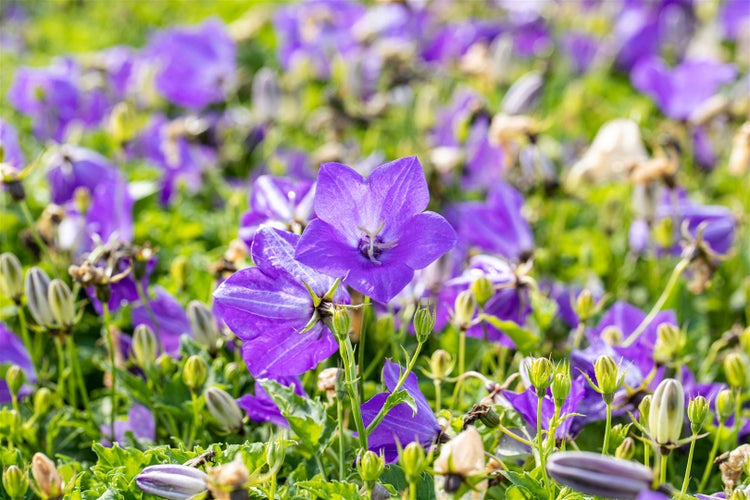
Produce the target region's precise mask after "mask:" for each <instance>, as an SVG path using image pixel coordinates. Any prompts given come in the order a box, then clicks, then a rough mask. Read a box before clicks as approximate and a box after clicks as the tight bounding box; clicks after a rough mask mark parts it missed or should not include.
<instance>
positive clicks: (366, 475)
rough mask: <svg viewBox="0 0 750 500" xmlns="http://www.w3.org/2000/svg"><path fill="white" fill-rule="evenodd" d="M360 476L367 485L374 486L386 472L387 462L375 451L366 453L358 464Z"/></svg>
mask: <svg viewBox="0 0 750 500" xmlns="http://www.w3.org/2000/svg"><path fill="white" fill-rule="evenodd" d="M357 465H358V467H357V469H359V476H360V477H361V478H362V481H364V482H365V483H370V484H373V483H374V482H375V481H377V480H378V478H379V477H380V474H382V473H383V470H385V460H383V457H382V456H380V455H378V454H377V453H375V452H373V451H369V450H368V451H366V452H365V454H364V455H362V458H361V459H360V460H359V464H357Z"/></svg>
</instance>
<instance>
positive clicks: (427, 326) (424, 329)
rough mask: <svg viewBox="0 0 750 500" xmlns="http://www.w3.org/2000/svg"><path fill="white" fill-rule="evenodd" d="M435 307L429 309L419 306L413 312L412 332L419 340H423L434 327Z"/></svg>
mask: <svg viewBox="0 0 750 500" xmlns="http://www.w3.org/2000/svg"><path fill="white" fill-rule="evenodd" d="M436 313H437V310H436V309H434V308H433V309H432V310H430V308H429V307H420V308H419V309H417V312H416V313H414V333H416V335H417V340H418V341H419V342H424V341H426V340H427V337H429V335H430V334H431V333H432V329H433V328H434V327H435V318H436V316H435V315H436Z"/></svg>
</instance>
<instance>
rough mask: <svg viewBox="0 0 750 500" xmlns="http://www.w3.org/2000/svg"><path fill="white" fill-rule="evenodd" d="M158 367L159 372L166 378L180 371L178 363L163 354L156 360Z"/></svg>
mask: <svg viewBox="0 0 750 500" xmlns="http://www.w3.org/2000/svg"><path fill="white" fill-rule="evenodd" d="M156 366H158V367H159V371H160V372H161V373H162V374H163V375H164V376H165V377H169V376H171V375H172V374H174V373H176V372H177V370H178V369H179V367H178V366H177V362H176V361H175V360H174V358H173V357H172V356H170V355H169V354H167V353H163V354H161V355H160V356H159V357H158V358H156Z"/></svg>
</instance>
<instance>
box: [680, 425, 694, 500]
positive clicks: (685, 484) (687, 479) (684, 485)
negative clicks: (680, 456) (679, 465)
mask: <svg viewBox="0 0 750 500" xmlns="http://www.w3.org/2000/svg"><path fill="white" fill-rule="evenodd" d="M696 436H697V434H696V433H693V440H692V441H691V442H690V451H689V452H688V460H687V469H685V478H684V479H683V480H682V489H680V498H682V497H684V496H685V493H686V492H687V487H688V483H689V482H690V470H691V469H692V468H693V453H694V452H695V442H696V441H697V440H698V439H697V437H696Z"/></svg>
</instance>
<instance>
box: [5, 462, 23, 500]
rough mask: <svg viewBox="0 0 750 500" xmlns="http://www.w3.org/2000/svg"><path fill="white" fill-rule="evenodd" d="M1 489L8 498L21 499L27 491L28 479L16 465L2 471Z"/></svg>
mask: <svg viewBox="0 0 750 500" xmlns="http://www.w3.org/2000/svg"><path fill="white" fill-rule="evenodd" d="M3 488H5V493H7V494H8V496H9V497H10V498H12V499H13V498H23V497H24V495H26V491H27V490H28V489H29V477H28V476H27V475H26V473H25V472H24V471H22V470H21V468H20V467H18V466H17V465H11V466H10V467H8V468H7V469H5V470H4V471H3Z"/></svg>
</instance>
